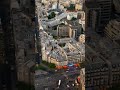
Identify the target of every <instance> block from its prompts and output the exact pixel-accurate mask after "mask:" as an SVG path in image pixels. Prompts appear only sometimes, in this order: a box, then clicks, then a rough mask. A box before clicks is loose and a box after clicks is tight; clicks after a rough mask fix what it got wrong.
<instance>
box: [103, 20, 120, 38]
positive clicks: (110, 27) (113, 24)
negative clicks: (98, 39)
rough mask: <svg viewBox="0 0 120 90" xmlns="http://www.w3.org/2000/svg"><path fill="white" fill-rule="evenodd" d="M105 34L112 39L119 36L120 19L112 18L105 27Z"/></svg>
mask: <svg viewBox="0 0 120 90" xmlns="http://www.w3.org/2000/svg"><path fill="white" fill-rule="evenodd" d="M105 34H106V36H107V37H109V38H110V39H112V40H117V39H119V38H120V19H114V20H111V21H110V22H109V24H107V26H106V27H105Z"/></svg>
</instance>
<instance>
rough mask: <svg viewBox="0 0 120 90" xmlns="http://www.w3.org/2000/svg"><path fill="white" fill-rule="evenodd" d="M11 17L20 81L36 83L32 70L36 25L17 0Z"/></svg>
mask: <svg viewBox="0 0 120 90" xmlns="http://www.w3.org/2000/svg"><path fill="white" fill-rule="evenodd" d="M11 18H12V20H11V22H12V25H13V31H14V40H15V59H16V67H17V78H18V81H22V82H25V83H27V84H30V85H34V74H33V72H34V71H32V68H33V67H34V65H35V50H34V49H35V48H34V47H35V46H34V43H35V42H34V26H33V25H32V21H31V19H30V17H29V16H27V15H25V14H24V13H23V12H21V9H20V7H19V4H18V3H17V1H15V0H13V2H12V5H11Z"/></svg>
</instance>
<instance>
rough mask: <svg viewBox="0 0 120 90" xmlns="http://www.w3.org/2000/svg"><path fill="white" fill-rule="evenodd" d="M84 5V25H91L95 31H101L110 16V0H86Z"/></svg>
mask: <svg viewBox="0 0 120 90" xmlns="http://www.w3.org/2000/svg"><path fill="white" fill-rule="evenodd" d="M86 7H87V8H85V13H86V27H93V29H96V31H97V32H103V31H102V30H103V29H104V27H105V26H106V24H107V23H108V22H109V20H110V18H111V12H112V0H89V1H87V0H86ZM93 17H94V19H93ZM96 24H97V25H96ZM97 27H99V29H98V28H97Z"/></svg>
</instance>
